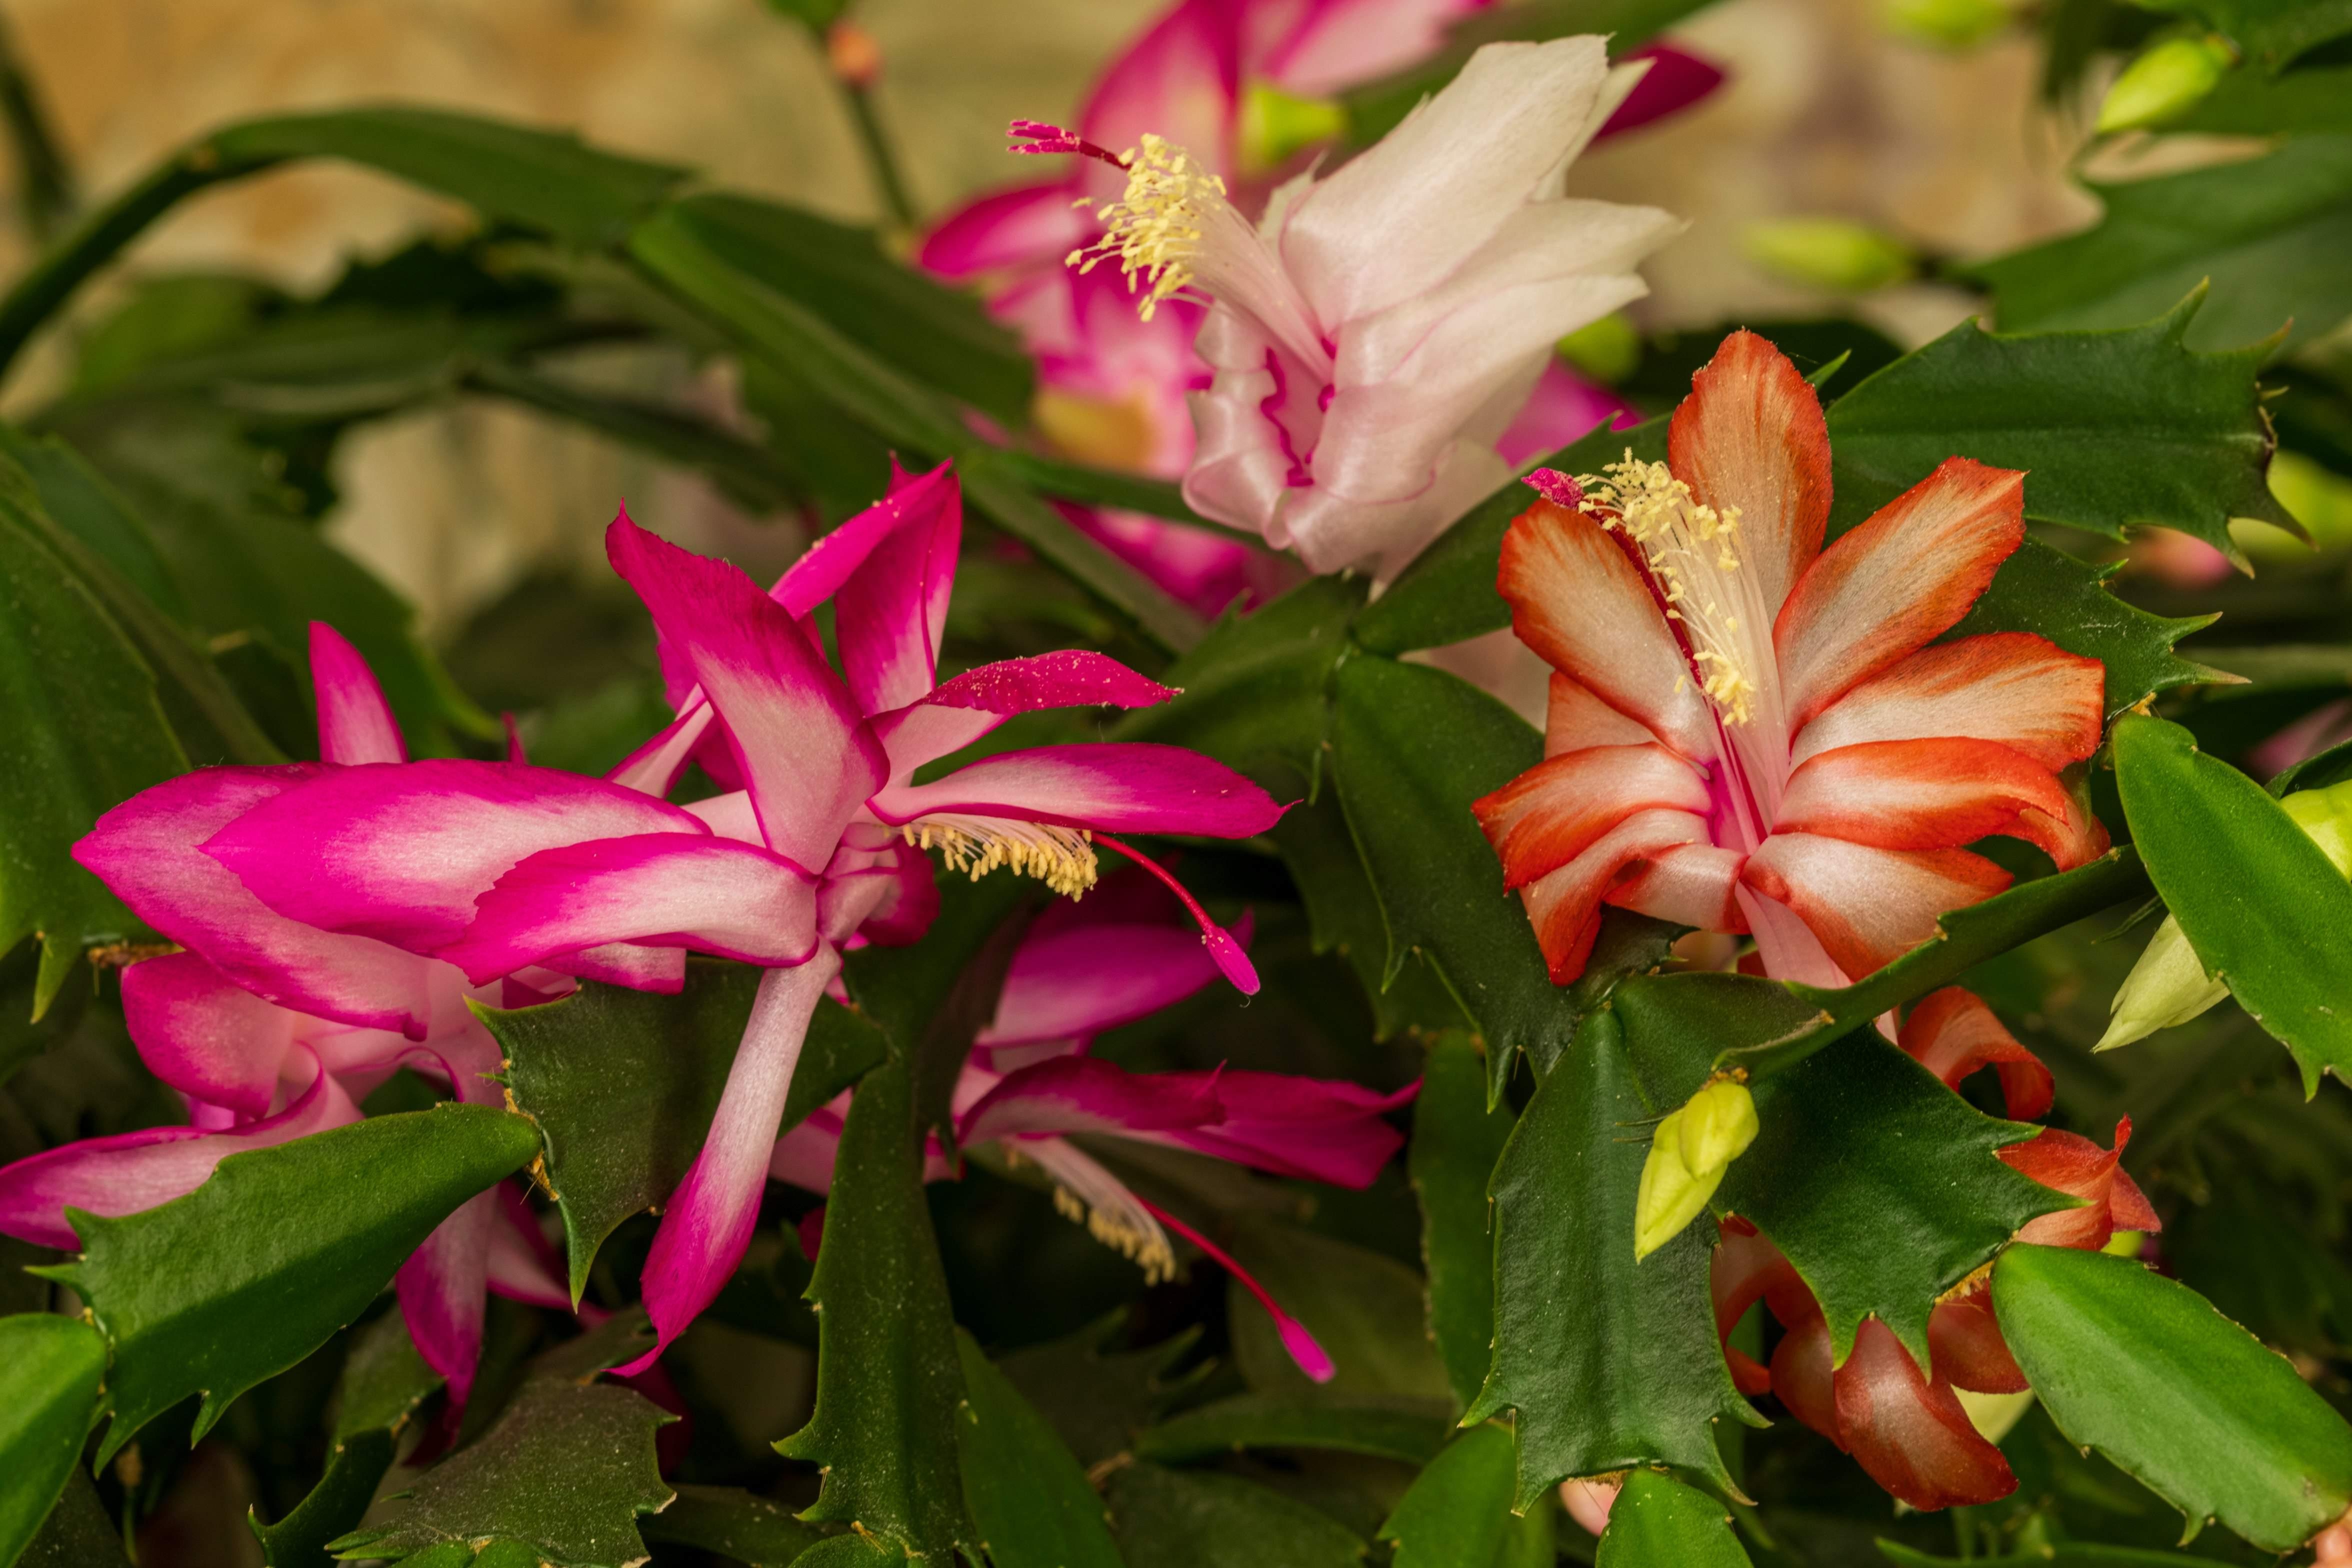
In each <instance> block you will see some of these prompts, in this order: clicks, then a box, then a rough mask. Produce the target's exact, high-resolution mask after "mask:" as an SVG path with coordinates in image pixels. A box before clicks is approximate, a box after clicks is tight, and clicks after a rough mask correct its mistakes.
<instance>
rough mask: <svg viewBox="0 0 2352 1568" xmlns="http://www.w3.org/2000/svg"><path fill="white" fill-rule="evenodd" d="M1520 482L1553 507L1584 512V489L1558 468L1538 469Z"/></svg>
mask: <svg viewBox="0 0 2352 1568" xmlns="http://www.w3.org/2000/svg"><path fill="white" fill-rule="evenodd" d="M1520 482H1521V483H1522V484H1525V485H1527V486H1528V488H1529V489H1533V490H1534V491H1535V492H1536V494H1538V495H1539V496H1541V497H1543V499H1544V500H1548V501H1549V502H1551V504H1552V505H1554V506H1559V507H1566V508H1567V509H1568V510H1570V511H1581V510H1584V487H1583V486H1582V485H1580V484H1578V483H1577V482H1576V481H1575V480H1574V479H1570V477H1569V476H1568V475H1566V474H1563V473H1561V472H1560V471H1559V469H1558V468H1538V469H1537V470H1536V471H1535V472H1533V473H1531V474H1529V475H1528V477H1527V478H1526V479H1523V480H1521V481H1520Z"/></svg>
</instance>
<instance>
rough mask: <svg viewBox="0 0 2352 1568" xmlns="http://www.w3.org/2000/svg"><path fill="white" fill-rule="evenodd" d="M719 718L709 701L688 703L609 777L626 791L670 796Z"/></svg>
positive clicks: (631, 753) (699, 699)
mask: <svg viewBox="0 0 2352 1568" xmlns="http://www.w3.org/2000/svg"><path fill="white" fill-rule="evenodd" d="M718 717H719V715H718V714H717V712H715V711H714V710H712V708H711V706H710V704H709V701H708V700H705V699H703V698H701V697H699V696H697V697H695V698H694V700H692V701H690V702H689V703H688V704H687V707H686V710H685V711H684V712H682V713H680V714H679V715H678V716H677V718H675V719H673V720H671V721H669V722H668V723H667V724H666V725H664V726H663V727H662V728H661V729H660V730H658V731H656V732H655V734H654V736H653V738H652V739H651V740H649V741H647V742H646V743H645V744H644V745H642V746H639V747H638V748H637V749H636V750H635V751H634V752H630V753H629V754H628V755H627V756H625V757H624V758H622V759H621V761H620V763H618V765H616V766H615V767H614V769H613V771H612V772H611V773H606V774H605V775H604V776H605V778H607V779H609V780H610V781H611V782H613V783H614V784H621V785H623V786H625V787H626V788H629V789H634V790H642V791H643V792H644V793H646V795H667V794H669V792H670V791H671V789H673V788H674V787H676V785H677V780H678V775H679V774H680V773H684V772H686V768H687V764H688V763H691V762H693V761H694V759H695V753H696V752H697V751H698V750H699V749H700V748H701V746H702V743H703V741H704V739H705V738H706V737H707V736H708V735H709V733H710V726H711V724H712V722H713V721H716V720H717V718H718Z"/></svg>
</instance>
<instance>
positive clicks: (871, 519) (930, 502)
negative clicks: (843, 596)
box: [768, 463, 963, 640]
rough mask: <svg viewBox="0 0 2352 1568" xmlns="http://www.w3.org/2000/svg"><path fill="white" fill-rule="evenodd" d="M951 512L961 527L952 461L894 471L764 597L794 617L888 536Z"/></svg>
mask: <svg viewBox="0 0 2352 1568" xmlns="http://www.w3.org/2000/svg"><path fill="white" fill-rule="evenodd" d="M950 511H952V512H953V514H954V516H955V518H956V520H957V521H956V524H955V526H956V528H957V529H958V530H959V531H960V530H961V526H962V523H961V520H962V515H963V489H962V487H961V484H959V483H958V482H957V479H956V477H955V470H954V468H953V467H952V466H950V464H947V463H941V464H940V466H939V467H938V468H933V469H931V470H930V471H929V472H928V473H922V474H917V475H913V476H911V477H910V476H908V475H905V474H900V473H894V474H893V475H892V478H891V482H890V490H889V493H888V494H887V495H885V496H884V497H883V498H882V499H881V500H878V501H876V502H875V503H874V504H873V505H872V506H869V507H867V508H866V510H864V511H861V512H859V513H858V514H857V515H856V517H853V518H851V519H849V520H848V521H845V522H844V523H843V524H842V525H841V526H840V527H838V528H836V529H835V530H834V531H832V532H830V533H828V534H826V535H824V537H823V538H822V539H819V540H818V541H817V542H815V543H814V544H812V545H810V546H809V547H808V549H807V550H806V551H804V552H803V553H802V555H801V558H800V559H799V560H798V561H795V562H793V563H792V565H791V566H790V567H789V568H787V569H786V571H785V573H784V574H783V575H782V576H781V577H779V578H777V579H776V584H775V586H774V587H773V588H772V589H770V590H769V593H768V596H769V597H770V598H772V599H773V600H775V602H776V603H777V604H779V605H782V606H783V607H784V611H785V613H786V614H788V615H790V616H792V617H793V619H794V620H799V619H801V618H802V617H803V616H807V615H809V614H811V613H812V612H813V611H814V610H815V609H816V607H817V606H818V605H822V604H824V602H825V601H826V600H827V599H830V598H832V597H833V596H834V595H835V594H837V593H839V592H841V588H842V584H845V583H847V582H848V581H849V579H850V578H851V577H852V576H853V575H854V574H856V571H857V569H858V568H859V567H861V566H863V565H865V564H866V559H867V558H868V557H869V556H871V555H872V554H873V553H874V552H875V551H877V550H878V549H880V548H881V547H882V545H883V544H884V543H885V542H887V540H889V539H890V538H891V537H892V536H893V535H895V534H897V533H898V532H899V531H901V530H904V529H909V528H911V529H913V530H914V531H917V532H918V533H921V534H925V535H928V534H929V533H930V532H931V531H933V530H935V529H937V528H938V527H940V525H941V524H942V523H943V522H944V521H945V520H946V517H947V514H948V513H949V512H950ZM952 554H953V552H952V551H950V555H952ZM934 640H936V638H935V639H934Z"/></svg>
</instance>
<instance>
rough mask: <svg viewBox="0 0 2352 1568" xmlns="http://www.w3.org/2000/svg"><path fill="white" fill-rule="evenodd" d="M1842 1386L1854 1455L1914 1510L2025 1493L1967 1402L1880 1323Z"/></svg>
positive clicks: (1870, 1328) (1859, 1339) (1868, 1332)
mask: <svg viewBox="0 0 2352 1568" xmlns="http://www.w3.org/2000/svg"><path fill="white" fill-rule="evenodd" d="M1836 1385H1837V1410H1838V1424H1839V1426H1840V1427H1841V1428H1842V1429H1843V1433H1844V1436H1845V1443H1846V1449H1847V1451H1848V1452H1849V1453H1851V1454H1853V1457H1854V1459H1855V1461H1856V1462H1857V1463H1859V1464H1860V1465H1861V1466H1862V1468H1864V1470H1866V1471H1868V1472H1869V1474H1870V1479H1872V1480H1874V1481H1876V1482H1877V1483H1878V1484H1879V1485H1880V1486H1882V1487H1884V1488H1885V1489H1886V1490H1887V1491H1888V1492H1889V1493H1891V1494H1893V1495H1894V1496H1895V1497H1896V1498H1899V1499H1901V1500H1903V1501H1905V1502H1906V1503H1909V1504H1910V1505H1911V1506H1912V1507H1913V1508H1916V1509H1938V1508H1951V1507H1954V1506H1956V1505H1958V1504H1961V1503H1982V1502H1991V1501H1993V1500H1996V1499H1999V1498H2005V1497H2007V1496H2008V1495H2009V1494H2010V1493H2011V1492H2013V1491H2015V1490H2016V1489H2017V1478H2016V1477H2015V1476H2014V1475H2012V1474H2011V1473H2010V1468H2009V1461H2008V1460H2007V1459H2005V1458H2001V1453H2000V1449H1999V1448H1996V1447H1993V1446H1992V1445H1991V1444H1990V1443H1988V1442H1986V1441H1985V1440H1984V1438H1983V1436H1981V1435H1979V1433H1978V1431H1977V1429H1976V1427H1975V1426H1974V1425H1973V1424H1972V1423H1970V1422H1969V1413H1968V1411H1967V1410H1965V1409H1963V1408H1962V1407H1961V1405H1960V1401H1959V1396H1958V1395H1957V1394H1954V1393H1953V1392H1952V1391H1951V1389H1950V1387H1949V1386H1948V1385H1947V1384H1940V1383H1930V1382H1928V1381H1927V1378H1926V1377H1924V1376H1922V1375H1921V1374H1920V1372H1919V1364H1918V1363H1916V1362H1915V1361H1913V1360H1912V1359H1911V1352H1909V1351H1906V1350H1905V1349H1904V1348H1903V1342H1902V1341H1901V1340H1898V1339H1896V1338H1895V1331H1894V1330H1892V1329H1890V1328H1888V1327H1887V1326H1886V1325H1885V1323H1882V1322H1880V1321H1878V1320H1877V1319H1875V1318H1865V1319H1864V1320H1863V1323H1862V1328H1861V1330H1860V1331H1858V1332H1857V1333H1856V1334H1855V1335H1854V1341H1853V1354H1852V1355H1850V1356H1848V1357H1847V1358H1846V1363H1845V1364H1844V1365H1843V1366H1842V1367H1840V1368H1838V1372H1837V1378H1836Z"/></svg>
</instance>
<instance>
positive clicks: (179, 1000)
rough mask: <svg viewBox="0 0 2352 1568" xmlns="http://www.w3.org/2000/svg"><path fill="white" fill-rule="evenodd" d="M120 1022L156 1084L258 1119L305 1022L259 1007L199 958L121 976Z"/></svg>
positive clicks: (145, 963) (144, 965)
mask: <svg viewBox="0 0 2352 1568" xmlns="http://www.w3.org/2000/svg"><path fill="white" fill-rule="evenodd" d="M122 1021H123V1024H124V1025H125V1026H127V1027H128V1028H129V1029H130V1031H131V1042H132V1043H133V1044H134V1045H136V1046H137V1047H139V1058H140V1060H142V1061H143V1062H145V1063H146V1064H147V1066H148V1068H149V1069H150V1070H152V1072H153V1073H154V1075H155V1076H156V1077H157V1078H160V1079H163V1081H164V1082H165V1083H168V1084H170V1085H171V1086H172V1087H173V1089H178V1090H179V1091H180V1092H181V1093H182V1094H184V1095H187V1096H188V1097H189V1098H191V1099H194V1100H204V1101H205V1102H206V1103H208V1104H212V1105H225V1106H226V1107H228V1109H230V1110H234V1111H236V1113H237V1114H238V1115H239V1116H243V1117H248V1118H252V1119H256V1120H258V1119H259V1118H261V1117H264V1116H267V1115H268V1114H269V1101H270V1100H271V1098H272V1097H273V1096H275V1095H276V1094H277V1092H278V1070H279V1068H280V1067H281V1066H282V1065H283V1064H284V1062H285V1060H286V1053H287V1052H288V1050H289V1049H290V1048H291V1047H292V1046H293V1044H294V1031H295V1027H296V1026H297V1025H298V1024H299V1023H300V1022H302V1016H301V1015H300V1014H299V1013H293V1012H289V1011H288V1010H287V1009H286V1008H283V1007H280V1006H278V1005H275V1004H274V1003H269V1002H265V1001H263V1000H262V999H261V998H260V997H258V996H256V995H255V994H253V993H252V992H250V991H247V989H245V987H243V986H241V985H239V984H236V983H235V982H234V981H232V980H230V979H229V978H228V977H227V976H226V975H225V974H223V973H221V972H220V971H219V970H217V969H215V968H214V967H213V966H212V965H211V964H209V963H205V960H204V959H203V958H202V957H201V956H200V955H198V954H196V953H194V952H173V953H167V954H165V955H164V956H163V957H161V958H147V959H142V960H141V961H140V962H138V963H134V964H131V966H130V967H129V968H127V969H125V970H124V971H123V972H122Z"/></svg>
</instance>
